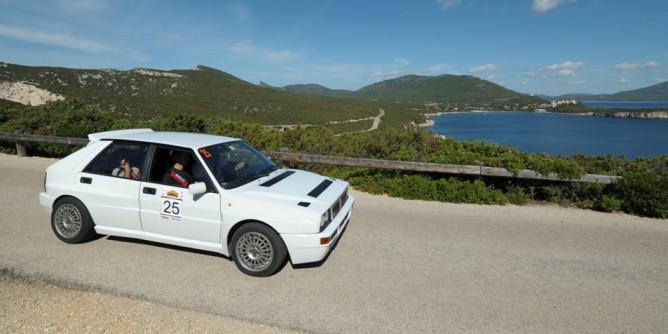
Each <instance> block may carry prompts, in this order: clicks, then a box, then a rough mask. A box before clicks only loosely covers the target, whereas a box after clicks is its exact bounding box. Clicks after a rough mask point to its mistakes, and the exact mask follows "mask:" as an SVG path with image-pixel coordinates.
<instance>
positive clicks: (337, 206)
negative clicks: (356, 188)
mask: <svg viewBox="0 0 668 334" xmlns="http://www.w3.org/2000/svg"><path fill="white" fill-rule="evenodd" d="M347 201H348V188H346V190H345V191H343V194H341V196H340V197H339V198H338V199H337V200H336V202H334V204H333V205H332V207H331V208H330V209H329V212H330V214H331V217H332V220H333V219H334V218H336V215H338V214H339V212H341V209H343V207H344V206H345V205H346V202H347Z"/></svg>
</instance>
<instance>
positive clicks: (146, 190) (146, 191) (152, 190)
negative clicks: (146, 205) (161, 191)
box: [142, 187, 155, 195]
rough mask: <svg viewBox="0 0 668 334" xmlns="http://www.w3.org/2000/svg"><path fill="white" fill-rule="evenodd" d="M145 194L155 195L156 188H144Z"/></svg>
mask: <svg viewBox="0 0 668 334" xmlns="http://www.w3.org/2000/svg"><path fill="white" fill-rule="evenodd" d="M142 192H143V193H144V194H149V195H155V188H149V187H144V190H142Z"/></svg>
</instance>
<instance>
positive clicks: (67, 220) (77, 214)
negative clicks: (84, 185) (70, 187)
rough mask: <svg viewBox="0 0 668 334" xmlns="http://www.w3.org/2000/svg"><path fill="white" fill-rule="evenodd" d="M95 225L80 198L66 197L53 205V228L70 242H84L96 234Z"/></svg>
mask: <svg viewBox="0 0 668 334" xmlns="http://www.w3.org/2000/svg"><path fill="white" fill-rule="evenodd" d="M94 227H95V224H93V219H92V218H91V217H90V213H88V210H87V209H86V206H84V205H83V203H81V201H79V200H78V199H76V198H73V197H66V198H63V199H61V200H59V201H58V202H56V204H55V205H54V206H53V211H52V212H51V228H52V229H53V233H55V234H56V236H57V237H58V239H60V240H62V241H64V242H66V243H68V244H78V243H82V242H85V241H87V240H89V239H90V238H92V237H93V236H94V235H95V229H94Z"/></svg>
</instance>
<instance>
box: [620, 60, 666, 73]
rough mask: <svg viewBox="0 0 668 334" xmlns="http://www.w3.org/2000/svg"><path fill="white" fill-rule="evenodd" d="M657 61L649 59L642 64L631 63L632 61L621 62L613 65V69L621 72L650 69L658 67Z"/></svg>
mask: <svg viewBox="0 0 668 334" xmlns="http://www.w3.org/2000/svg"><path fill="white" fill-rule="evenodd" d="M659 65H660V64H659V63H658V62H655V61H650V62H647V63H644V64H632V63H621V64H617V65H615V66H614V67H613V69H615V70H618V71H623V72H632V71H638V70H644V69H651V68H657V67H659Z"/></svg>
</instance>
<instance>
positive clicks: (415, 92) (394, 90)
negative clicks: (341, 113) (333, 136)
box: [355, 74, 524, 103]
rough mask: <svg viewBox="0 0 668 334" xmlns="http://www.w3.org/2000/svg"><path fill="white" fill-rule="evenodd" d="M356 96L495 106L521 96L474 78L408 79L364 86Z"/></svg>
mask: <svg viewBox="0 0 668 334" xmlns="http://www.w3.org/2000/svg"><path fill="white" fill-rule="evenodd" d="M355 95H356V97H357V98H360V99H369V100H376V101H386V102H396V101H405V102H413V103H424V102H442V103H494V102H501V101H508V100H511V99H514V98H520V97H523V96H524V95H523V94H520V93H517V92H514V91H512V90H509V89H506V88H503V87H501V86H499V85H497V84H494V83H492V82H489V81H486V80H482V79H479V78H476V77H473V76H466V75H464V76H460V75H447V74H446V75H439V76H435V77H431V76H419V75H407V76H403V77H400V78H396V79H392V80H386V81H383V82H379V83H376V84H373V85H369V86H366V87H364V88H362V89H360V90H358V91H357V92H355Z"/></svg>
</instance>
